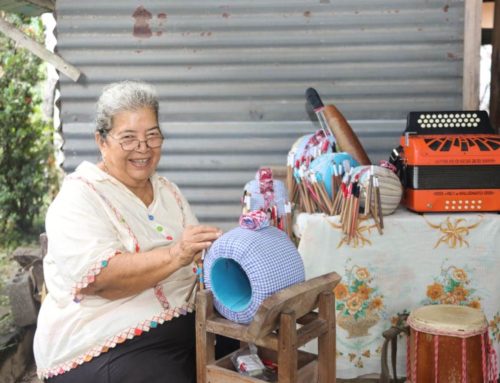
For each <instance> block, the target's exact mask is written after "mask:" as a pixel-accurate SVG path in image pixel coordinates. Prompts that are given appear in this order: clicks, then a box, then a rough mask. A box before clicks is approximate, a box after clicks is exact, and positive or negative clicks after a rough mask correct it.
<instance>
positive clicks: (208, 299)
mask: <svg viewBox="0 0 500 383" xmlns="http://www.w3.org/2000/svg"><path fill="white" fill-rule="evenodd" d="M339 281H340V276H339V275H338V274H337V273H335V272H331V273H329V274H325V275H321V276H319V277H316V278H313V279H310V280H308V281H306V282H302V283H299V284H296V285H293V286H291V287H288V288H286V289H283V290H281V291H279V292H277V293H275V294H273V295H271V296H270V297H268V298H267V299H266V300H264V302H262V304H261V306H260V307H259V310H258V311H257V313H256V315H255V317H254V319H253V320H252V322H251V323H250V324H248V325H244V324H238V323H235V322H231V321H229V320H227V319H225V318H223V317H221V316H220V315H219V314H218V313H217V312H215V310H214V307H213V296H212V293H211V292H210V291H208V290H203V291H200V292H198V295H197V298H196V307H197V309H196V368H197V379H198V380H197V381H198V383H208V382H210V383H229V382H231V383H233V382H234V383H246V382H248V383H258V382H263V380H260V379H256V378H253V377H248V376H244V375H241V374H239V373H238V372H236V371H235V369H234V367H233V364H232V362H231V359H230V358H231V355H232V354H230V355H227V356H225V357H223V358H221V359H219V360H215V335H216V334H219V335H223V336H226V337H229V338H232V339H237V340H239V341H240V342H241V343H242V348H245V347H246V346H245V344H248V343H252V344H255V345H257V346H258V350H259V351H258V352H259V356H261V358H266V359H270V360H273V361H275V362H276V363H277V365H278V374H277V375H278V382H279V383H298V382H304V383H306V382H307V383H312V382H319V383H335V381H336V376H335V362H334V361H335V352H336V346H335V297H334V295H333V292H332V290H333V288H334V287H335V286H336V285H337V283H339ZM316 309H318V310H317V312H316V311H315V310H316ZM315 338H318V355H315V354H311V353H307V352H304V351H301V350H299V348H300V347H301V346H303V345H304V344H306V343H307V342H309V341H311V340H312V339H315ZM241 350H242V349H240V350H237V351H235V352H239V351H241ZM332 361H333V362H332Z"/></svg>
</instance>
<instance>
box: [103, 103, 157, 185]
mask: <svg viewBox="0 0 500 383" xmlns="http://www.w3.org/2000/svg"><path fill="white" fill-rule="evenodd" d="M112 125H113V128H112V129H111V130H110V131H109V132H108V134H107V135H106V138H105V139H102V137H101V136H100V135H99V134H98V133H96V141H97V145H98V146H99V149H100V151H101V154H102V158H103V160H104V165H105V168H106V171H108V172H109V173H110V174H111V175H112V176H113V177H115V178H116V179H118V180H119V181H120V182H122V183H123V184H125V185H126V186H128V187H132V188H135V187H141V186H144V184H145V183H146V182H147V181H148V179H149V177H150V176H151V175H152V174H153V173H154V172H155V170H156V166H157V165H158V162H159V161H160V156H161V146H160V147H157V148H150V147H148V146H147V145H146V142H145V140H147V139H148V138H154V137H156V138H158V137H159V136H161V132H160V128H159V126H158V120H157V118H156V114H155V112H154V110H153V109H151V108H147V107H145V108H141V109H138V110H130V111H123V112H120V113H118V114H116V115H115V116H114V117H113V123H112ZM132 139H137V140H140V141H141V142H140V143H139V145H138V146H137V147H136V148H135V149H133V150H130V151H127V150H123V148H122V146H121V144H122V145H123V144H124V142H125V141H127V140H132ZM120 143H121V144H120Z"/></svg>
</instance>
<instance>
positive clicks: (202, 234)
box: [170, 225, 222, 267]
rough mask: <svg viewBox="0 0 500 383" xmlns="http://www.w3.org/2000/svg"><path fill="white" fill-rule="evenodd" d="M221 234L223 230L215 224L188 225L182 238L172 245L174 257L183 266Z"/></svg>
mask: <svg viewBox="0 0 500 383" xmlns="http://www.w3.org/2000/svg"><path fill="white" fill-rule="evenodd" d="M221 235H222V231H221V230H220V229H219V228H217V227H214V226H207V225H196V226H186V228H185V229H184V232H183V233H182V237H181V239H180V240H179V241H178V242H176V243H175V244H174V245H173V246H172V247H171V250H170V251H171V254H172V257H173V259H174V260H175V261H176V262H178V263H179V264H180V266H181V267H182V266H187V265H189V264H190V263H192V262H193V261H194V260H195V257H196V255H197V254H199V253H200V252H201V251H202V250H205V249H207V248H208V247H210V245H211V244H212V242H213V241H215V240H216V239H217V238H219V237H220V236H221Z"/></svg>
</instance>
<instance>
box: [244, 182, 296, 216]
mask: <svg viewBox="0 0 500 383" xmlns="http://www.w3.org/2000/svg"><path fill="white" fill-rule="evenodd" d="M273 189H274V193H273V196H274V201H273V202H274V204H276V207H277V208H278V215H279V216H280V217H281V216H283V215H284V214H285V204H286V203H287V202H288V192H287V190H286V187H285V184H284V183H283V182H281V181H280V180H273ZM244 190H245V191H246V192H247V193H250V210H251V211H254V210H260V209H263V208H265V206H266V201H265V199H264V195H263V194H262V193H261V192H260V184H259V181H258V180H252V181H249V182H247V183H246V185H245V187H244Z"/></svg>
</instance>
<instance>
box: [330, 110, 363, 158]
mask: <svg viewBox="0 0 500 383" xmlns="http://www.w3.org/2000/svg"><path fill="white" fill-rule="evenodd" d="M323 113H324V115H325V119H326V122H327V123H328V127H329V128H330V130H331V131H332V133H333V136H334V137H335V140H336V141H337V145H338V147H339V148H340V150H341V151H343V152H347V153H349V154H350V155H351V156H353V158H354V159H355V160H356V161H358V162H359V164H360V165H371V161H370V159H369V158H368V155H367V154H366V152H365V150H364V149H363V146H362V145H361V142H359V139H358V136H357V135H356V133H354V131H353V130H352V128H351V126H350V125H349V123H348V122H347V120H346V119H345V117H344V116H343V115H342V113H340V112H339V110H338V109H337V108H336V107H335V106H333V105H326V106H325V109H324V110H323Z"/></svg>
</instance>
